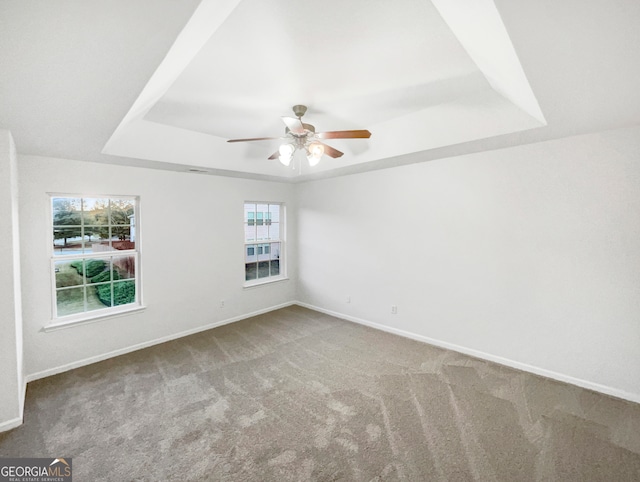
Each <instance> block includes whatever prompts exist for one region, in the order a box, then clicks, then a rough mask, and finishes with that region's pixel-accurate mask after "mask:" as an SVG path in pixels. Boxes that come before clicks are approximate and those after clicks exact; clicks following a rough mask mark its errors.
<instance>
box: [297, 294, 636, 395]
mask: <svg viewBox="0 0 640 482" xmlns="http://www.w3.org/2000/svg"><path fill="white" fill-rule="evenodd" d="M296 304H297V305H299V306H302V307H304V308H309V309H310V310H315V311H318V312H320V313H325V314H327V315H331V316H335V317H336V318H341V319H343V320H347V321H352V322H354V323H358V324H360V325H365V326H369V327H371V328H375V329H377V330H381V331H386V332H388V333H393V334H394V335H399V336H402V337H405V338H410V339H412V340H416V341H420V342H423V343H428V344H429V345H433V346H437V347H440V348H446V349H447V350H452V351H455V352H458V353H462V354H463V355H469V356H472V357H475V358H480V359H481V360H487V361H490V362H494V363H498V364H500V365H504V366H507V367H510V368H515V369H517V370H522V371H525V372H529V373H533V374H535V375H540V376H542V377H545V378H551V379H553V380H557V381H559V382H564V383H569V384H571V385H576V386H578V387H581V388H586V389H588V390H593V391H595V392H599V393H604V394H605V395H610V396H612V397H616V398H622V399H624V400H629V401H630V402H635V403H640V394H636V393H629V392H626V391H624V390H620V389H617V388H612V387H609V386H606V385H601V384H599V383H594V382H590V381H588V380H583V379H581V378H575V377H572V376H569V375H564V374H562V373H557V372H554V371H551V370H547V369H545V368H540V367H536V366H533V365H528V364H526V363H521V362H518V361H515V360H510V359H508V358H502V357H500V356H496V355H491V354H489V353H484V352H481V351H478V350H474V349H472V348H466V347H463V346H459V345H454V344H453V343H447V342H445V341H440V340H436V339H434V338H429V337H427V336H423V335H418V334H416V333H411V332H409V331H404V330H400V329H398V328H393V327H390V326H386V325H382V324H380V323H374V322H372V321H368V320H363V319H361V318H356V317H355V316H350V315H345V314H343V313H338V312H336V311H332V310H327V309H324V308H320V307H319V306H314V305H310V304H308V303H303V302H300V301H298V302H296Z"/></svg>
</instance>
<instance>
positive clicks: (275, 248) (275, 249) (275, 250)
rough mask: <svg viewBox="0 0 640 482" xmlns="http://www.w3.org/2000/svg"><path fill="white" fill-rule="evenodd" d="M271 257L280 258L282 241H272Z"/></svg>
mask: <svg viewBox="0 0 640 482" xmlns="http://www.w3.org/2000/svg"><path fill="white" fill-rule="evenodd" d="M269 254H270V256H269V257H270V258H271V259H280V243H271V253H269Z"/></svg>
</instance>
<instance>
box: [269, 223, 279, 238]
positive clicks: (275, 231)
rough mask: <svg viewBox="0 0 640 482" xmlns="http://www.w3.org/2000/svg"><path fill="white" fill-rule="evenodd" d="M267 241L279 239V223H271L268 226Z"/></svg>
mask: <svg viewBox="0 0 640 482" xmlns="http://www.w3.org/2000/svg"><path fill="white" fill-rule="evenodd" d="M269 239H280V223H271V226H269Z"/></svg>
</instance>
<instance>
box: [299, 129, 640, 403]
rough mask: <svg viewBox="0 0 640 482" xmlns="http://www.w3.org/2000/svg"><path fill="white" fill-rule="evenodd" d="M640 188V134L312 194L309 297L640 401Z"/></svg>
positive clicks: (302, 292) (457, 162) (306, 240)
mask: <svg viewBox="0 0 640 482" xmlns="http://www.w3.org/2000/svg"><path fill="white" fill-rule="evenodd" d="M639 186H640V128H639V127H635V128H631V129H621V130H616V131H609V132H602V133H598V134H592V135H585V136H580V137H572V138H566V139H562V140H557V141H550V142H543V143H539V144H534V145H528V146H520V147H514V148H509V149H503V150H499V151H493V152H485V153H480V154H473V155H466V156H461V157H455V158H449V159H441V160H437V161H432V162H426V163H420V164H414V165H411V166H405V167H398V168H393V169H387V170H381V171H375V172H369V173H363V174H357V175H352V176H347V177H340V178H335V179H328V180H322V181H315V182H309V183H304V184H300V185H297V193H298V219H299V221H298V227H299V238H298V241H299V246H298V247H299V250H300V260H299V286H298V292H299V297H298V299H299V300H301V301H302V302H304V303H307V304H309V305H311V306H315V307H319V308H321V309H323V310H327V311H331V312H334V313H338V314H340V315H344V316H348V317H351V319H353V320H357V321H363V322H367V323H375V324H377V326H379V327H381V328H384V329H388V330H391V331H395V332H399V333H403V334H405V335H408V336H413V337H416V338H419V339H423V340H427V341H430V342H434V343H437V344H440V345H443V346H448V347H453V348H456V349H459V350H462V351H465V352H467V353H471V354H474V355H478V356H482V357H484V358H488V359H493V360H497V361H500V362H502V363H507V364H510V365H513V366H517V367H519V368H524V369H528V370H532V371H535V372H537V373H542V374H544V375H548V376H553V377H555V378H558V379H561V380H566V381H570V382H573V383H577V384H581V385H583V386H587V387H589V388H594V389H598V390H602V391H605V392H608V393H612V394H614V395H617V396H621V397H625V398H629V399H633V400H636V401H639V402H640V350H638V344H639V342H640V295H639V292H640V250H639V249H638V248H639V247H640V188H639ZM349 296H350V297H351V302H350V303H347V302H346V299H347V297H349ZM392 305H397V307H398V313H397V314H396V315H393V314H391V306H392Z"/></svg>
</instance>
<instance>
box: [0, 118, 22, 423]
mask: <svg viewBox="0 0 640 482" xmlns="http://www.w3.org/2000/svg"><path fill="white" fill-rule="evenodd" d="M0 220H2V229H0V267H1V269H0V333H1V336H0V431H3V430H8V429H10V428H13V427H15V426H17V425H19V424H20V423H22V407H23V401H24V392H25V382H24V372H23V353H22V348H23V347H22V308H21V293H20V245H19V222H18V166H17V158H16V149H15V145H14V143H13V138H12V136H11V133H10V132H9V131H6V130H0Z"/></svg>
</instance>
